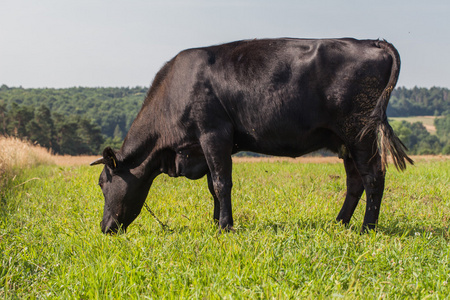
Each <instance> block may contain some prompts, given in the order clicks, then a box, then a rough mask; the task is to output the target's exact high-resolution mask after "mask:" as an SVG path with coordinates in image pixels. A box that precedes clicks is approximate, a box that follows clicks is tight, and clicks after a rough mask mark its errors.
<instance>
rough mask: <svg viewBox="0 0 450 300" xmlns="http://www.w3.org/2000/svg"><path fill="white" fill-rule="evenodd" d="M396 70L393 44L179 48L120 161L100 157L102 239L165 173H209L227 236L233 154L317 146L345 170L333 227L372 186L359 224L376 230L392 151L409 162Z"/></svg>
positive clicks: (287, 42)
mask: <svg viewBox="0 0 450 300" xmlns="http://www.w3.org/2000/svg"><path fill="white" fill-rule="evenodd" d="M399 70H400V58H399V55H398V52H397V51H396V50H395V48H394V47H393V46H392V45H391V44H389V43H387V42H385V41H372V40H354V39H327V40H306V39H288V38H285V39H265V40H248V41H238V42H233V43H229V44H224V45H218V46H211V47H206V48H197V49H189V50H185V51H182V52H181V53H179V54H178V55H177V56H176V57H174V58H173V59H172V60H171V61H169V62H168V63H167V64H165V65H164V67H163V68H162V69H161V71H160V72H158V74H157V75H156V77H155V80H154V82H153V84H152V86H151V88H150V90H149V92H148V95H147V98H146V99H145V101H144V104H143V106H142V109H141V111H140V112H139V114H138V116H137V117H136V119H135V121H134V122H133V124H132V126H131V128H130V130H129V132H128V134H127V136H126V138H125V141H124V143H123V145H122V148H121V149H120V150H119V151H118V152H116V153H115V155H114V158H113V160H111V157H113V155H111V153H110V150H107V151H105V153H104V156H105V157H104V158H103V159H101V160H100V162H104V163H106V164H105V168H104V170H103V172H102V174H101V175H100V181H101V183H102V184H101V186H102V190H103V193H104V195H105V208H104V214H103V221H102V230H103V232H114V231H117V230H118V228H119V227H122V228H123V229H126V227H127V226H128V225H129V224H130V223H131V222H132V221H133V220H134V219H135V218H136V216H137V215H138V214H139V212H140V210H141V208H142V206H143V203H144V201H145V198H146V197H147V194H148V191H149V188H150V186H151V184H152V181H153V179H154V178H155V177H156V176H158V175H159V174H160V173H162V172H163V173H167V174H169V175H170V176H186V177H188V178H191V179H197V178H200V177H202V176H204V175H207V178H208V188H209V190H210V192H211V194H212V196H213V199H214V215H213V217H214V219H215V220H216V221H217V222H218V224H219V226H220V228H222V229H230V228H231V227H232V226H233V217H232V210H231V188H232V180H231V177H232V174H231V173H232V162H231V155H232V154H233V153H236V152H239V151H254V152H260V153H265V154H271V155H280V156H290V157H297V156H300V155H303V154H306V153H309V152H311V151H315V150H318V149H321V148H327V149H330V150H331V151H335V152H339V153H340V156H341V157H342V158H343V159H344V165H345V168H346V172H347V196H346V199H345V202H344V205H343V207H342V209H341V212H340V213H339V215H338V217H337V219H338V220H339V221H341V222H343V223H345V224H347V223H348V222H349V221H350V218H351V216H352V214H353V211H354V209H355V207H356V205H357V204H358V201H359V198H360V197H361V194H362V193H363V191H364V190H365V191H366V195H367V204H366V214H365V218H364V222H363V228H364V229H366V228H374V227H375V225H376V223H377V221H378V216H379V209H380V204H381V198H382V195H383V189H384V166H385V156H386V153H387V151H390V152H391V153H392V154H393V157H394V163H395V165H396V166H397V167H399V168H400V169H404V167H405V165H406V163H405V160H406V161H408V162H412V161H411V160H410V159H409V158H408V156H407V155H406V153H405V148H404V146H403V144H401V142H400V140H399V139H398V138H397V137H396V136H395V134H394V133H393V131H392V128H391V127H390V126H389V124H388V122H387V118H386V107H387V103H388V101H389V97H390V92H391V91H392V89H393V88H394V86H395V84H396V82H397V78H398V75H399ZM378 141H380V143H378ZM378 144H380V150H379V149H378V147H377V145H378ZM112 162H113V163H115V165H114V164H112ZM97 163H98V162H97Z"/></svg>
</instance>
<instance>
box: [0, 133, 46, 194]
mask: <svg viewBox="0 0 450 300" xmlns="http://www.w3.org/2000/svg"><path fill="white" fill-rule="evenodd" d="M0 149H1V151H0V188H1V187H2V185H3V184H5V181H8V180H10V179H11V178H14V175H15V174H17V173H18V172H19V170H23V169H28V168H32V167H35V166H39V165H50V164H53V163H54V160H53V156H52V155H51V154H50V152H49V151H48V150H47V149H45V148H43V147H39V146H36V145H32V144H30V143H27V142H24V141H22V140H20V139H18V138H15V137H5V136H2V135H0Z"/></svg>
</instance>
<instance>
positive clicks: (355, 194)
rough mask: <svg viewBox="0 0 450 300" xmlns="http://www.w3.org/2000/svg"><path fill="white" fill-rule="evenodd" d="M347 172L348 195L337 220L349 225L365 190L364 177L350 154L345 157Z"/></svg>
mask: <svg viewBox="0 0 450 300" xmlns="http://www.w3.org/2000/svg"><path fill="white" fill-rule="evenodd" d="M344 166H345V172H346V174H347V195H346V196H345V201H344V204H343V205H342V208H341V211H340V212H339V214H338V216H337V218H336V220H337V221H338V222H342V223H343V224H345V225H347V224H348V223H349V222H350V219H351V218H352V216H353V213H354V211H355V208H356V206H357V205H358V202H359V199H360V198H361V195H362V193H363V192H364V185H363V182H362V178H361V176H360V175H359V173H358V170H357V169H356V166H355V163H354V161H353V159H352V158H350V157H349V156H348V155H346V156H345V157H344Z"/></svg>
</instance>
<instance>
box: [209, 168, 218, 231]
mask: <svg viewBox="0 0 450 300" xmlns="http://www.w3.org/2000/svg"><path fill="white" fill-rule="evenodd" d="M207 179H208V189H209V192H210V193H211V195H212V196H213V199H214V215H213V220H214V222H215V223H216V224H218V223H219V218H220V202H219V199H218V198H217V196H216V192H215V191H214V184H213V181H212V177H211V173H208V174H207Z"/></svg>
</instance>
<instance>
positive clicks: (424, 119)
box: [389, 116, 436, 134]
mask: <svg viewBox="0 0 450 300" xmlns="http://www.w3.org/2000/svg"><path fill="white" fill-rule="evenodd" d="M435 119H436V117H435V116H414V117H390V118H389V120H392V121H400V122H401V121H406V122H408V123H415V122H421V123H422V124H423V126H425V128H426V129H427V131H428V132H429V133H430V134H436V127H435V126H434V120H435Z"/></svg>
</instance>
